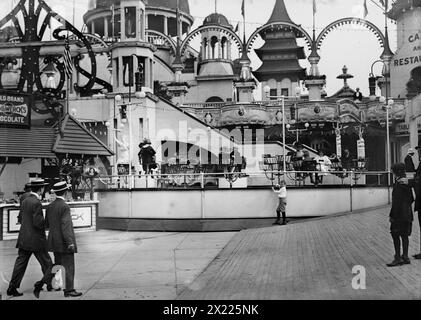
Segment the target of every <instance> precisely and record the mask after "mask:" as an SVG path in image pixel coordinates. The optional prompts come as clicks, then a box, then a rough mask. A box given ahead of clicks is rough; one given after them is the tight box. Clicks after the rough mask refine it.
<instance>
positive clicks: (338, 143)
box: [336, 131, 342, 157]
mask: <svg viewBox="0 0 421 320" xmlns="http://www.w3.org/2000/svg"><path fill="white" fill-rule="evenodd" d="M336 154H337V155H338V157H340V156H341V155H342V137H341V132H340V131H339V134H338V133H336Z"/></svg>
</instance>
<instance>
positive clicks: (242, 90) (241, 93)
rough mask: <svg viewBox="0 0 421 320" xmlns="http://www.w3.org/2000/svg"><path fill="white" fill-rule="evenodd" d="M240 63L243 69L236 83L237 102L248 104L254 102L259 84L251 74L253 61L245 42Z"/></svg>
mask: <svg viewBox="0 0 421 320" xmlns="http://www.w3.org/2000/svg"><path fill="white" fill-rule="evenodd" d="M238 62H239V64H240V66H241V69H240V74H239V77H238V78H237V79H236V80H235V81H234V87H235V91H236V102H246V103H247V102H250V101H253V91H254V89H256V85H257V84H256V80H255V79H254V78H253V75H252V72H251V68H250V64H251V61H250V59H249V57H248V55H247V46H246V42H245V41H244V44H243V54H242V56H241V58H240V59H239V60H238Z"/></svg>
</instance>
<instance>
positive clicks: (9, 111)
mask: <svg viewBox="0 0 421 320" xmlns="http://www.w3.org/2000/svg"><path fill="white" fill-rule="evenodd" d="M30 125H31V108H30V105H29V98H28V97H26V96H23V95H11V94H2V93H0V126H3V127H14V128H29V127H30Z"/></svg>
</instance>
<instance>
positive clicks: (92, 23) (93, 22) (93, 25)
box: [91, 20, 95, 34]
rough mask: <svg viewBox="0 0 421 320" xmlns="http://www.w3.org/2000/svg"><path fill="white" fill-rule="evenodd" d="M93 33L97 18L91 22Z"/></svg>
mask: <svg viewBox="0 0 421 320" xmlns="http://www.w3.org/2000/svg"><path fill="white" fill-rule="evenodd" d="M91 33H92V34H94V33H95V20H92V22H91Z"/></svg>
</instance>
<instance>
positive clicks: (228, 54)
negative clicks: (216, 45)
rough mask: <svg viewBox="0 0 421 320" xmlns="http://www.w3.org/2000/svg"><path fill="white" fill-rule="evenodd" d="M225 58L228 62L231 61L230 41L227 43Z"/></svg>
mask: <svg viewBox="0 0 421 320" xmlns="http://www.w3.org/2000/svg"><path fill="white" fill-rule="evenodd" d="M227 58H228V60H231V41H230V40H228V41H227Z"/></svg>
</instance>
